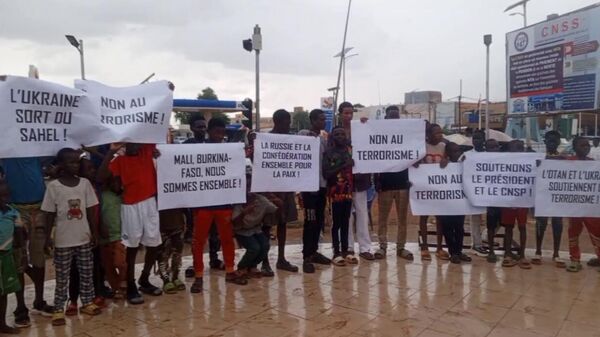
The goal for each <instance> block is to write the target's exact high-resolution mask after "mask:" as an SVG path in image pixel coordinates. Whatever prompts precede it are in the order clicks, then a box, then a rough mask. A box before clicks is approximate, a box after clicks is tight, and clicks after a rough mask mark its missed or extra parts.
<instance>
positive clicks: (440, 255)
mask: <svg viewBox="0 0 600 337" xmlns="http://www.w3.org/2000/svg"><path fill="white" fill-rule="evenodd" d="M435 256H436V257H437V258H438V259H440V260H443V261H448V260H450V254H448V252H447V251H445V250H443V249H442V250H438V251H437V252H435Z"/></svg>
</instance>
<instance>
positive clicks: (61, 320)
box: [52, 311, 67, 326]
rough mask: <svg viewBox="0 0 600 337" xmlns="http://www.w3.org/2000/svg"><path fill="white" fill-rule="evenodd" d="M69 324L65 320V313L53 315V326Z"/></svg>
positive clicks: (60, 312) (59, 312)
mask: <svg viewBox="0 0 600 337" xmlns="http://www.w3.org/2000/svg"><path fill="white" fill-rule="evenodd" d="M65 324H67V321H66V320H65V313H64V312H62V311H57V312H55V313H52V326H61V325H65Z"/></svg>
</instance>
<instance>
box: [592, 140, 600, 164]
mask: <svg viewBox="0 0 600 337" xmlns="http://www.w3.org/2000/svg"><path fill="white" fill-rule="evenodd" d="M593 144H594V146H593V147H592V148H591V149H590V158H592V159H594V160H600V138H598V137H596V138H594V140H593Z"/></svg>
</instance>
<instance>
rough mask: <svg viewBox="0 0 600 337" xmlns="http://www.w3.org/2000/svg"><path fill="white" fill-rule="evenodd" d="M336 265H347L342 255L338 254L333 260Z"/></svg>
mask: <svg viewBox="0 0 600 337" xmlns="http://www.w3.org/2000/svg"><path fill="white" fill-rule="evenodd" d="M331 262H332V263H333V265H334V266H338V267H344V266H345V265H346V260H345V259H344V258H343V257H341V256H336V257H334V258H333V260H332V261H331Z"/></svg>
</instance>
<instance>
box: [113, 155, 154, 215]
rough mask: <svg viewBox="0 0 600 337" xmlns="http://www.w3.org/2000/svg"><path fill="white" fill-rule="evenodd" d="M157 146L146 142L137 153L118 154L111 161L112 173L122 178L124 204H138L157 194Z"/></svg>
mask: <svg viewBox="0 0 600 337" xmlns="http://www.w3.org/2000/svg"><path fill="white" fill-rule="evenodd" d="M155 148H156V145H154V144H145V145H142V147H141V148H140V151H139V153H138V154H137V155H135V156H127V155H124V156H118V157H117V158H115V159H113V161H111V162H110V166H109V168H110V171H111V172H112V174H113V175H114V176H116V177H120V178H121V184H122V185H123V204H127V205H132V204H137V203H138V202H141V201H144V200H146V199H148V198H151V197H153V196H155V195H156V169H155V168H154V161H153V159H154V149H155Z"/></svg>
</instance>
